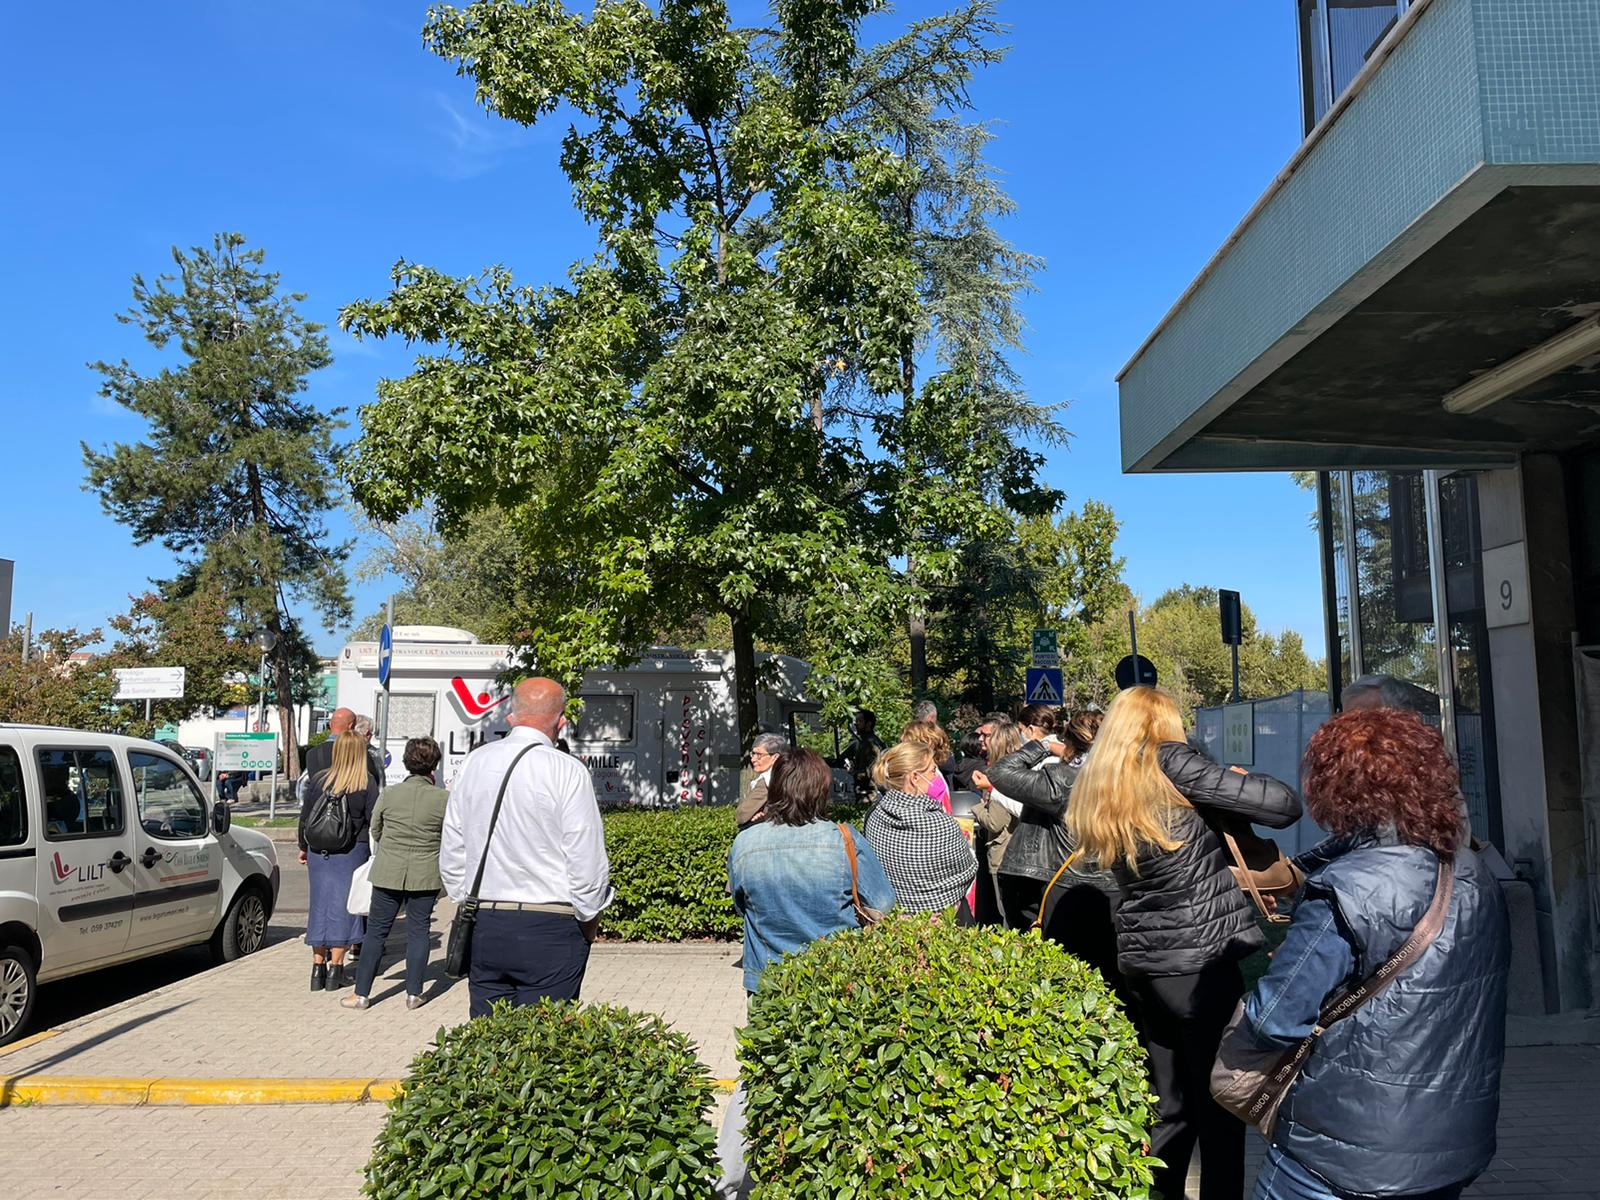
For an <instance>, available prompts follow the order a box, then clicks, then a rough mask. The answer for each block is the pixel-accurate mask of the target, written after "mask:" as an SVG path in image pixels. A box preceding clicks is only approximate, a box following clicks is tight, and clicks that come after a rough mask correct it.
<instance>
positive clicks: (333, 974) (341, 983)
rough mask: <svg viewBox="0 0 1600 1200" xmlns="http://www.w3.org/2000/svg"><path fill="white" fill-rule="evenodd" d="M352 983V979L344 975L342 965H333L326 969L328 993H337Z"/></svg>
mask: <svg viewBox="0 0 1600 1200" xmlns="http://www.w3.org/2000/svg"><path fill="white" fill-rule="evenodd" d="M354 982H355V980H354V979H351V978H350V976H349V975H347V974H345V970H344V964H343V963H334V964H333V966H331V967H329V968H328V990H329V991H330V992H337V991H338V990H339V989H340V988H347V987H349V986H350V985H351V984H352V983H354Z"/></svg>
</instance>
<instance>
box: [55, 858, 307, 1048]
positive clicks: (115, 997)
mask: <svg viewBox="0 0 1600 1200" xmlns="http://www.w3.org/2000/svg"><path fill="white" fill-rule="evenodd" d="M278 868H279V871H280V872H281V879H280V882H279V885H278V905H277V907H276V908H275V909H274V910H273V913H272V921H271V923H270V924H269V925H268V926H267V945H269V946H270V945H273V944H274V943H277V942H281V941H286V940H288V939H289V938H295V937H300V936H301V935H302V934H304V933H305V928H306V910H307V908H308V907H309V902H310V894H311V893H310V885H309V883H308V882H307V878H306V869H305V868H304V867H303V866H301V865H300V863H299V861H298V860H297V858H296V856H295V846H294V843H293V842H289V843H287V844H285V843H282V842H280V843H279V844H278ZM308 961H309V960H308ZM211 967H212V962H211V952H210V951H209V950H207V949H206V947H204V946H191V947H189V948H188V949H185V950H172V951H169V952H168V953H166V954H158V955H156V956H155V957H153V958H142V959H140V960H138V961H137V962H131V963H127V964H125V965H123V966H120V967H108V968H107V969H106V970H103V971H94V972H91V973H89V974H87V975H78V976H74V977H73V978H71V979H63V980H61V981H60V982H58V983H47V984H45V985H44V986H42V987H41V988H40V989H39V999H38V1001H37V1002H36V1003H35V1006H34V1014H33V1021H32V1022H31V1023H30V1026H29V1032H31V1033H42V1032H43V1031H44V1030H46V1029H50V1028H52V1027H53V1026H56V1025H61V1024H64V1023H66V1022H68V1021H76V1020H77V1019H78V1018H80V1017H87V1016H90V1015H92V1014H94V1013H97V1012H99V1011H101V1010H102V1009H106V1008H110V1007H111V1006H113V1005H115V1004H121V1003H122V1002H123V1001H124V1000H131V999H133V998H134V997H135V996H140V995H143V994H144V993H145V992H148V991H152V990H154V989H155V988H159V987H165V986H166V985H167V984H169V983H177V982H178V981H179V980H180V979H187V978H188V977H189V976H191V975H198V974H199V973H200V972H201V971H209V970H210V969H211Z"/></svg>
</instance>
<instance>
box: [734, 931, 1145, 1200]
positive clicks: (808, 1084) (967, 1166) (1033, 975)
mask: <svg viewBox="0 0 1600 1200" xmlns="http://www.w3.org/2000/svg"><path fill="white" fill-rule="evenodd" d="M1144 1060H1145V1056H1144V1052H1143V1050H1142V1049H1141V1048H1140V1045H1139V1041H1138V1037H1137V1035H1136V1034H1135V1032H1134V1028H1133V1026H1132V1025H1131V1024H1130V1023H1129V1021H1128V1019H1127V1017H1126V1016H1125V1015H1124V1013H1123V1011H1122V1008H1121V1006H1120V1005H1119V1004H1118V1002H1117V1000H1116V998H1115V997H1114V996H1113V995H1112V993H1111V992H1110V990H1109V989H1108V988H1107V987H1106V984H1105V981H1104V980H1103V979H1102V978H1101V977H1100V975H1099V974H1098V973H1097V972H1095V971H1093V970H1091V969H1090V968H1089V967H1087V966H1085V965H1084V964H1083V963H1082V962H1080V961H1079V960H1078V959H1076V958H1074V957H1072V956H1071V955H1069V954H1067V953H1066V952H1065V951H1063V950H1061V949H1060V948H1059V947H1058V946H1056V945H1054V944H1053V943H1050V942H1047V941H1044V940H1042V939H1041V938H1040V937H1039V936H1038V935H1037V934H1027V935H1022V934H1017V933H1012V932H1007V931H1004V930H993V929H957V928H955V926H954V925H953V924H952V923H951V922H950V921H949V920H948V919H940V918H937V917H934V916H927V915H924V916H917V917H894V918H891V919H889V920H887V921H885V922H883V923H882V924H880V925H877V926H875V927H873V928H871V929H867V930H855V931H851V932H848V933H841V934H836V935H834V936H832V937H828V938H824V939H823V940H821V941H819V942H815V943H813V944H812V945H811V946H809V947H808V948H807V949H806V950H804V951H803V952H802V953H800V954H797V955H794V956H792V957H789V958H785V959H783V960H782V961H781V962H779V963H777V964H776V965H774V966H771V967H769V968H768V969H767V970H766V972H765V973H764V974H763V975H762V977H761V987H760V990H758V991H757V992H756V995H755V997H754V998H753V999H752V1001H751V1004H750V1015H749V1023H748V1024H747V1025H746V1026H745V1028H744V1029H743V1030H742V1031H741V1032H740V1034H739V1062H740V1064H741V1066H742V1068H743V1076H744V1084H745V1088H746V1111H745V1116H746V1125H745V1134H746V1137H747V1139H748V1141H749V1143H750V1146H751V1159H750V1167H751V1173H752V1176H753V1178H754V1180H755V1183H756V1190H755V1192H754V1195H755V1197H756V1200H799V1198H801V1197H804V1198H808V1200H809V1198H811V1197H817V1196H830V1197H844V1196H849V1197H857V1198H859V1200H865V1198H867V1197H904V1196H943V1197H951V1198H954V1197H987V1198H990V1200H997V1198H1015V1200H1036V1198H1040V1197H1051V1198H1055V1197H1063V1198H1064V1197H1071V1198H1073V1200H1079V1198H1085V1197H1103V1198H1106V1200H1109V1198H1111V1197H1118V1198H1119V1200H1120V1198H1133V1197H1148V1196H1149V1195H1150V1187H1151V1171H1152V1168H1153V1167H1154V1166H1155V1165H1156V1160H1154V1159H1152V1158H1150V1157H1148V1156H1147V1155H1146V1153H1145V1147H1146V1146H1147V1145H1148V1144H1149V1131H1150V1129H1151V1127H1152V1126H1153V1124H1154V1123H1155V1106H1154V1099H1153V1097H1152V1096H1151V1094H1150V1090H1149V1087H1148V1084H1147V1082H1146V1077H1145V1067H1144Z"/></svg>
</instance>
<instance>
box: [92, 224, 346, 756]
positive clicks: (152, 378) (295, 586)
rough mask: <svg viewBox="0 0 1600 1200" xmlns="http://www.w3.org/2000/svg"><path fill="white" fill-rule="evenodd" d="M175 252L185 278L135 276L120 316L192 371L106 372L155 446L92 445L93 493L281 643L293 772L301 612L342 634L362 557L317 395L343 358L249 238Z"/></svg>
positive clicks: (248, 624) (117, 368)
mask: <svg viewBox="0 0 1600 1200" xmlns="http://www.w3.org/2000/svg"><path fill="white" fill-rule="evenodd" d="M172 257H173V261H174V263H175V264H176V266H177V271H176V273H175V274H171V275H162V276H159V277H158V278H157V279H156V280H155V282H154V283H153V284H150V283H147V282H146V281H145V279H144V278H143V277H142V276H140V275H135V276H134V277H133V299H134V305H133V308H132V309H130V310H129V311H128V312H127V313H125V314H122V315H119V317H118V320H119V321H122V322H123V323H124V324H128V325H133V326H135V327H137V328H138V329H139V330H140V331H141V332H142V333H143V334H144V337H145V340H146V341H148V342H149V343H150V344H151V345H152V346H154V347H155V348H156V349H157V350H168V349H176V350H177V352H178V354H179V355H180V356H181V360H182V361H181V362H179V363H177V364H175V365H172V366H168V367H164V368H163V369H161V370H160V371H158V372H156V373H154V374H143V373H141V372H139V371H137V370H135V369H134V367H133V366H131V365H130V364H129V363H128V361H127V360H126V359H123V360H122V361H120V362H117V363H105V362H100V363H95V364H94V369H95V370H97V371H99V372H100V373H101V374H102V375H103V376H104V377H105V382H104V384H103V385H102V386H101V395H103V396H105V397H107V398H108V399H111V400H114V401H116V402H117V403H118V404H120V405H122V406H123V407H124V408H126V409H127V410H128V411H130V412H132V413H135V414H137V415H138V416H140V417H143V418H144V419H145V421H146V422H147V423H148V426H149V428H148V431H147V435H146V438H145V440H143V441H140V442H135V443H131V444H117V445H114V446H112V447H111V448H110V449H109V450H107V451H105V452H97V451H95V450H93V449H92V448H90V447H89V445H88V444H87V443H85V444H84V446H83V460H84V465H85V467H86V469H87V475H88V477H87V482H86V485H85V486H86V488H87V489H88V490H92V491H95V492H98V493H99V494H100V502H101V504H102V505H103V506H104V507H105V510H106V512H108V513H109V514H110V515H111V516H113V517H115V518H116V519H117V520H118V521H120V522H122V523H123V524H125V525H127V526H128V527H129V528H130V529H131V530H132V531H133V538H134V541H135V543H137V544H138V545H141V546H142V545H145V544H147V543H149V542H159V543H161V544H162V545H163V546H165V547H166V548H167V549H168V550H170V551H172V552H173V553H174V554H176V555H178V556H179V559H180V561H181V562H183V563H184V564H185V570H184V572H183V573H182V575H181V576H180V578H181V577H199V576H200V575H201V574H203V576H204V578H205V579H206V580H207V581H208V582H209V583H210V584H211V585H213V586H215V587H217V588H219V589H220V591H221V594H222V595H223V596H224V597H225V598H226V601H227V603H228V605H229V607H230V609H231V610H232V614H233V616H234V619H235V620H236V622H237V627H238V629H239V630H240V631H244V630H248V629H251V628H257V627H264V628H266V629H269V630H271V631H272V633H273V634H274V635H275V636H276V639H277V644H276V646H275V648H274V650H273V652H272V673H273V676H274V685H275V686H274V688H273V691H274V692H275V693H276V696H277V700H278V709H279V718H280V722H281V728H283V729H284V730H285V731H286V735H285V738H284V743H285V757H286V762H287V765H288V769H289V773H290V775H291V777H292V776H293V775H295V774H297V773H298V772H299V754H298V747H297V746H296V745H295V739H294V734H293V730H294V719H293V718H294V698H295V687H294V681H295V679H296V676H297V674H298V675H299V676H300V677H301V678H304V675H305V667H306V665H307V664H306V659H307V658H309V657H312V656H313V654H314V652H313V650H312V647H311V645H310V641H309V639H308V637H307V636H306V633H305V631H304V630H303V629H302V628H301V627H300V624H299V622H297V621H296V619H295V618H294V616H293V615H292V613H291V606H292V605H293V604H295V603H304V604H308V605H309V606H310V607H311V608H312V609H313V611H315V612H316V613H317V614H318V615H319V616H321V617H322V619H323V621H324V622H325V623H326V624H327V626H328V628H329V629H332V628H334V626H335V625H336V624H337V623H339V622H342V621H345V620H348V619H349V616H350V597H349V592H348V588H347V584H346V579H345V572H344V560H345V558H346V557H347V555H348V553H349V547H348V545H347V544H345V543H341V542H338V541H335V540H334V539H333V538H332V537H331V535H330V534H329V532H328V528H327V525H326V524H325V523H324V516H325V514H326V513H327V512H328V511H329V510H330V509H331V508H332V507H334V505H335V504H336V503H337V502H338V499H339V493H338V486H337V484H338V476H337V464H336V461H335V459H336V448H335V445H334V441H333V434H334V431H335V430H336V429H337V428H338V427H339V422H338V421H337V419H336V416H337V414H336V413H325V412H322V411H319V410H318V409H317V408H316V407H314V406H313V405H312V404H310V403H309V402H307V400H306V399H305V396H304V393H305V390H306V381H307V379H308V377H309V376H310V375H311V373H312V372H313V371H316V370H319V369H321V368H322V367H325V366H327V365H328V364H329V363H331V362H332V361H333V358H332V355H331V354H330V353H329V351H328V339H327V338H326V336H324V334H323V333H322V332H321V326H319V325H316V324H314V323H313V322H310V321H307V320H306V319H305V318H304V317H302V316H301V315H300V313H299V312H298V310H297V305H299V304H300V303H302V302H303V301H304V300H305V297H304V296H303V295H300V294H298V293H291V294H288V295H282V294H280V293H279V290H278V289H279V280H278V276H277V274H275V273H273V272H270V271H267V270H265V269H264V268H263V266H262V263H263V261H264V259H265V255H264V253H263V252H262V251H260V250H249V249H246V248H245V239H244V238H243V237H242V236H241V235H239V234H237V233H224V234H218V235H217V236H216V237H215V238H214V239H213V241H212V244H211V246H210V247H209V248H208V247H203V246H197V247H194V248H193V249H191V250H190V251H189V252H188V253H185V252H183V251H181V250H179V249H177V248H176V247H175V248H174V249H173V252H172Z"/></svg>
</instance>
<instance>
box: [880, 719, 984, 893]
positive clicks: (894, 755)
mask: <svg viewBox="0 0 1600 1200" xmlns="http://www.w3.org/2000/svg"><path fill="white" fill-rule="evenodd" d="M938 774H939V767H938V764H937V763H936V762H935V761H934V757H933V751H931V750H929V749H928V748H927V747H926V746H921V745H918V744H917V743H915V742H900V743H899V744H898V745H895V746H891V747H889V749H887V750H885V751H884V752H883V753H882V754H880V755H879V756H878V761H877V762H876V763H874V764H873V768H872V777H873V781H874V782H875V783H877V785H878V786H879V787H880V788H882V789H883V795H882V796H880V797H879V799H878V802H877V803H876V804H875V805H873V806H872V811H871V812H870V813H868V814H867V820H866V825H865V829H864V832H865V833H866V836H867V841H868V842H869V843H870V844H871V845H872V849H873V852H874V853H876V854H877V856H878V862H879V863H881V864H882V865H883V870H884V873H885V874H886V875H887V876H888V877H889V882H890V883H891V884H892V885H893V886H894V895H895V901H896V903H897V904H898V905H899V907H901V908H903V909H906V910H907V911H909V912H939V911H942V910H944V909H947V908H956V909H957V919H958V920H959V921H961V922H962V923H964V924H970V923H971V921H972V910H971V907H970V906H969V905H968V904H967V889H968V888H969V887H971V886H972V881H973V879H974V878H976V877H977V874H978V860H977V858H976V857H975V856H974V855H973V853H972V846H971V844H970V843H969V842H968V841H967V837H966V835H965V834H964V833H962V832H961V826H960V825H958V824H956V819H955V818H954V817H952V816H951V815H950V814H949V813H947V812H945V810H944V809H943V807H941V806H940V804H939V802H938V801H937V800H932V799H929V797H928V784H929V783H930V782H931V781H932V780H933V779H934V777H935V776H937V775H938Z"/></svg>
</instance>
